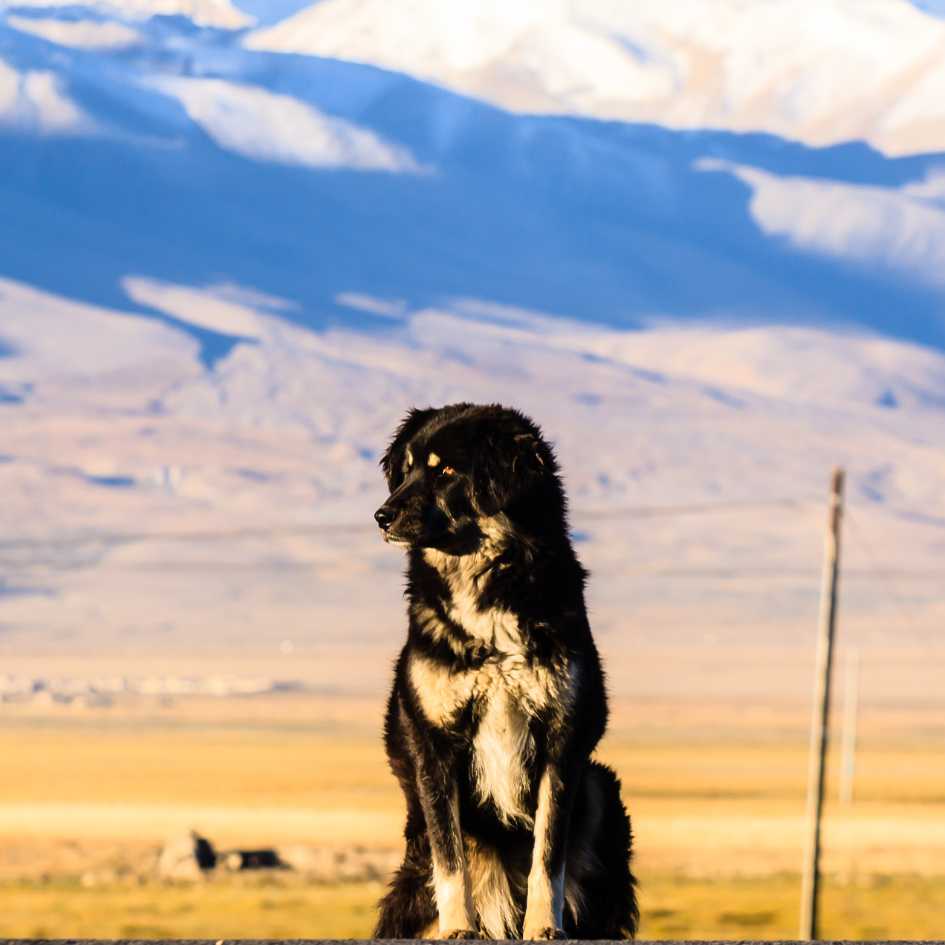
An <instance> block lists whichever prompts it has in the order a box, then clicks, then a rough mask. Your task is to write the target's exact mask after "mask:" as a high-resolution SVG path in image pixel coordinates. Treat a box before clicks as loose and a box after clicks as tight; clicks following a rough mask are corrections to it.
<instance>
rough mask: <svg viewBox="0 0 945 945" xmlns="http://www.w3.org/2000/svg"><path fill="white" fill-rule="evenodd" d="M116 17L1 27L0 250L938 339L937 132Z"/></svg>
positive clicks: (633, 323)
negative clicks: (606, 89)
mask: <svg viewBox="0 0 945 945" xmlns="http://www.w3.org/2000/svg"><path fill="white" fill-rule="evenodd" d="M331 8H332V4H331V3H325V4H319V5H318V6H317V7H315V8H314V11H312V12H317V11H320V10H322V9H327V10H330V9H331ZM18 15H22V14H18ZM134 28H135V29H136V30H137V31H138V33H139V34H140V35H141V36H142V37H143V38H144V39H143V41H142V42H141V43H138V44H137V45H131V46H127V47H120V48H113V49H105V50H102V49H94V50H91V49H85V48H72V47H69V46H63V45H62V44H60V43H55V42H50V41H48V40H47V39H44V38H43V37H41V36H37V35H35V33H33V32H30V31H23V30H21V29H18V28H7V29H6V31H5V34H4V35H5V40H4V45H3V49H2V50H0V116H2V118H3V121H2V124H0V149H2V153H3V156H4V166H5V173H4V175H3V177H2V179H0V195H2V199H3V203H4V207H5V209H6V213H5V214H4V215H3V217H2V218H0V239H3V241H4V245H5V252H4V253H3V255H2V257H0V274H4V275H6V276H8V277H10V278H14V279H18V280H21V281H25V282H28V283H32V284H35V285H38V286H42V287H45V288H47V289H49V290H51V291H54V292H57V293H61V294H65V295H69V296H74V297H76V298H81V299H84V300H86V301H89V302H94V303H96V304H101V305H106V306H112V307H127V306H129V305H131V306H132V307H134V306H135V304H137V305H138V306H139V308H140V310H141V311H149V309H148V307H147V306H146V305H142V304H141V303H140V302H137V300H134V299H132V298H130V297H129V296H128V294H127V293H126V292H125V291H124V290H123V288H122V286H123V285H124V284H125V282H124V280H125V279H126V278H127V277H143V278H153V279H158V280H161V281H164V282H170V283H173V284H176V285H194V286H201V285H205V284H207V283H209V282H212V283H219V282H226V281H228V280H229V281H237V282H239V283H240V284H242V285H244V286H247V287H250V288H252V289H253V290H255V291H257V292H262V293H263V294H266V295H269V296H273V297H279V298H286V299H289V300H290V301H291V303H292V306H293V308H292V311H291V312H289V313H288V314H287V315H286V317H289V318H293V319H295V320H296V321H299V322H300V323H302V324H305V325H308V326H310V327H318V326H323V325H325V324H330V323H336V322H339V321H340V322H343V323H346V324H351V323H356V324H361V325H365V326H367V325H375V326H379V325H382V324H383V319H381V318H378V317H376V314H375V313H371V312H365V311H360V312H354V311H352V310H351V309H350V308H348V307H344V306H341V305H339V303H338V299H339V297H341V296H342V295H344V294H346V293H362V294H368V295H371V296H374V297H382V298H394V299H402V300H405V302H406V303H407V304H408V305H410V306H412V307H422V306H426V305H431V304H438V303H440V302H442V301H443V300H445V299H450V298H453V297H457V296H460V297H473V298H479V299H487V300H491V301H495V302H499V303H502V304H507V305H515V306H520V307H527V308H534V309H538V310H541V311H545V312H551V313H555V314H559V315H565V316H569V317H575V318H582V319H588V320H591V321H594V322H599V323H606V324H612V325H622V326H625V327H640V326H642V325H645V324H648V323H649V322H651V321H652V320H653V319H657V318H681V319H694V318H695V319H706V318H708V319H717V318H720V317H721V318H725V319H728V320H732V319H739V320H742V321H748V322H778V323H792V324H821V325H827V324H834V325H860V326H863V327H867V328H869V329H871V330H877V331H881V332H884V333H887V334H891V335H894V336H897V337H901V338H906V339H910V340H916V341H920V342H923V343H926V344H933V345H942V344H945V321H943V316H942V313H943V299H945V285H943V282H942V278H941V272H942V251H941V246H942V245H943V237H945V209H943V204H942V201H943V197H942V193H943V191H942V187H941V182H940V178H939V177H937V176H936V175H937V174H938V173H939V172H938V168H939V166H940V164H941V163H942V161H941V159H940V158H939V157H938V156H935V155H931V156H916V157H908V158H900V159H894V158H887V157H884V156H883V155H881V154H879V153H878V152H876V151H874V150H872V149H870V148H869V147H867V146H865V145H862V144H851V145H842V146H837V147H835V148H828V149H813V148H809V147H806V146H804V145H801V144H796V143H792V142H790V141H786V140H782V139H777V138H772V137H769V136H763V135H737V134H732V133H728V132H714V131H711V132H710V131H700V132H682V131H673V130H669V129H665V128H661V127H658V126H655V125H646V124H621V123H615V122H601V121H598V120H594V119H589V118H574V117H563V116H527V115H517V114H512V113H509V112H506V111H502V110H499V109H496V108H494V107H492V106H489V105H486V104H483V103H481V102H477V101H474V100H471V99H468V98H464V97H462V96H459V95H456V94H454V93H451V92H448V91H445V90H442V89H439V88H436V87H434V86H431V85H427V84H425V83H422V82H419V81H416V80H413V79H410V78H408V77H406V76H403V75H399V74H396V73H391V72H384V71H382V70H379V69H376V68H374V67H371V66H364V65H357V64H354V63H346V62H338V61H333V60H324V59H317V58H313V57H308V56H302V57H300V56H291V55H282V54H273V53H260V52H252V51H245V50H242V49H240V48H239V46H238V42H237V41H238V38H239V34H234V33H232V32H221V31H219V30H215V29H206V28H204V29H198V28H196V27H194V26H192V25H188V23H187V21H183V20H180V19H177V20H174V19H168V18H154V19H152V20H145V21H136V22H135V24H134ZM820 208H826V209H825V210H821V209H820ZM49 259H55V260H56V265H55V266H49V265H48V260H49ZM151 314H153V315H156V316H157V315H160V316H161V317H163V315H162V313H157V312H151ZM224 350H225V348H224Z"/></svg>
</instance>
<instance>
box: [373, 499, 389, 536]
mask: <svg viewBox="0 0 945 945" xmlns="http://www.w3.org/2000/svg"><path fill="white" fill-rule="evenodd" d="M374 521H375V522H377V524H378V525H380V526H381V528H383V529H384V531H385V532H386V531H387V529H388V528H390V525H391V522H393V521H394V513H393V512H392V511H391V510H390V508H388V506H386V505H382V506H381V507H380V508H379V509H378V510H377V511H376V512H375V513H374Z"/></svg>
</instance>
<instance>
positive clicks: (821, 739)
mask: <svg viewBox="0 0 945 945" xmlns="http://www.w3.org/2000/svg"><path fill="white" fill-rule="evenodd" d="M843 480H844V474H843V470H842V469H839V468H838V469H834V471H833V476H832V479H831V485H830V508H829V513H828V516H827V532H826V535H825V538H824V570H823V579H822V584H821V592H820V626H819V629H818V632H817V657H816V676H815V678H814V710H813V716H812V718H811V728H810V754H809V757H808V769H807V838H806V845H805V849H804V871H803V874H802V876H801V924H800V935H799V936H798V937H799V938H801V939H807V940H814V939H816V938H817V935H818V933H819V930H820V821H821V815H822V812H823V806H824V762H825V761H826V758H827V737H828V729H827V723H828V719H829V716H830V670H831V667H832V664H833V639H834V630H835V627H836V622H837V582H838V579H839V576H840V522H841V518H842V516H843Z"/></svg>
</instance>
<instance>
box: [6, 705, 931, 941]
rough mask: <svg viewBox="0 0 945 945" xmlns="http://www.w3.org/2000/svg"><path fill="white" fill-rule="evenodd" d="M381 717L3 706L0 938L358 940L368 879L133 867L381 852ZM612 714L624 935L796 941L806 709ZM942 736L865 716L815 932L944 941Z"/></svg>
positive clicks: (828, 841) (389, 807)
mask: <svg viewBox="0 0 945 945" xmlns="http://www.w3.org/2000/svg"><path fill="white" fill-rule="evenodd" d="M380 712H381V701H380V699H377V698H372V697H368V696H365V697H361V698H354V697H351V698H344V697H340V696H338V697H332V698H329V697H318V698H316V697H313V696H284V697H281V698H268V697H267V698H257V699H245V700H200V699H190V700H185V701H181V702H178V703H176V704H174V705H160V704H158V703H157V702H148V701H146V700H140V701H137V702H129V703H128V704H125V705H122V706H116V707H113V708H111V709H104V710H95V711H85V712H71V711H69V710H65V709H52V708H47V709H44V710H42V711H39V710H30V709H25V708H19V707H14V706H4V707H2V713H3V714H2V715H0V899H2V901H3V909H2V910H0V936H6V937H14V936H43V937H59V936H139V937H186V936H206V937H216V938H222V937H237V936H239V937H300V936H304V937H363V936H365V935H367V934H369V932H370V929H371V926H372V922H373V905H374V903H375V902H376V900H377V898H378V896H379V894H380V890H381V884H380V883H378V882H373V881H372V882H354V883H329V884H315V883H311V882H305V881H304V880H303V879H302V878H301V877H299V876H297V875H294V874H291V873H285V874H278V875H269V876H263V875H258V876H248V875H231V876H219V877H216V878H214V879H212V880H210V881H208V882H205V883H197V884H181V885H169V884H166V883H163V882H160V881H158V880H157V879H156V878H155V877H154V876H153V875H152V874H151V873H150V872H149V869H150V868H149V867H143V866H142V865H141V864H149V863H151V862H152V859H151V858H153V851H154V850H155V849H156V848H157V846H158V845H159V844H160V843H161V841H162V840H164V839H165V838H167V837H168V836H173V835H176V834H180V833H182V832H184V831H186V830H188V829H190V828H191V827H194V828H197V829H199V830H200V831H202V832H204V833H205V834H206V835H208V836H209V837H210V838H211V839H212V840H213V841H214V842H215V843H217V844H218V845H220V846H223V847H226V846H256V845H279V844H286V843H303V844H310V845H312V846H324V847H334V848H339V849H342V848H345V847H347V846H351V845H360V846H364V847H368V848H376V849H394V848H397V847H398V846H399V835H400V830H401V826H402V801H401V797H400V794H399V791H398V788H397V786H396V784H395V782H394V780H393V778H392V777H391V776H390V775H389V774H388V772H387V770H386V766H385V761H384V757H383V751H382V747H381V744H380V738H379V717H380ZM613 715H614V717H613V723H612V726H611V731H610V734H609V735H608V736H607V738H606V740H605V742H604V744H603V745H602V746H601V751H600V756H601V757H602V758H603V759H604V760H606V761H608V762H610V763H611V764H613V765H614V766H615V767H616V768H617V770H618V772H619V773H620V775H621V778H622V781H623V787H624V795H625V798H626V800H627V803H628V806H629V808H630V810H631V812H632V815H633V820H634V830H635V834H636V844H637V854H636V867H637V873H638V875H639V877H640V881H641V903H642V909H643V926H642V929H641V935H642V936H644V937H650V938H660V937H667V938H683V937H706V938H708V937H740V938H748V937H751V938H778V937H782V938H783V937H792V936H793V935H795V934H796V922H797V919H796V916H797V903H798V886H799V880H798V875H797V869H798V866H799V863H800V858H801V845H802V824H803V810H804V800H803V792H804V780H805V771H806V730H805V729H806V712H805V711H804V709H803V708H802V707H798V706H791V705H781V706H778V705H773V706H772V705H768V706H765V705H762V704H760V703H759V704H758V705H756V706H754V708H751V707H748V708H746V707H745V706H738V705H734V704H726V703H725V702H724V701H720V700H715V701H702V702H697V701H691V702H686V701H681V700H676V701H674V702H672V703H668V702H659V701H653V700H650V701H634V700H632V699H629V698H624V699H618V700H616V701H615V704H614V713H613ZM943 736H945V726H943V723H942V715H941V711H940V710H939V709H938V708H937V707H929V708H927V709H923V708H922V707H921V706H919V707H914V708H912V709H910V710H908V711H903V710H893V709H889V708H883V707H882V706H879V707H876V706H873V707H867V708H865V709H864V712H863V716H862V725H861V738H860V751H859V754H858V768H857V780H856V796H855V799H854V802H853V803H852V804H849V805H842V804H839V803H838V802H836V801H835V800H833V799H831V801H830V803H829V805H828V809H827V821H826V830H825V837H824V841H825V869H826V873H827V883H826V892H825V927H824V929H823V934H824V935H825V936H826V937H834V938H883V937H901V938H923V937H926V938H927V937H934V936H936V935H937V936H939V937H941V935H942V934H943V933H945V906H943V903H945V752H943V751H942V745H943ZM831 760H832V767H831V775H832V777H831V785H830V794H831V798H833V795H834V793H835V790H834V785H835V777H833V775H835V763H836V758H832V759H831ZM129 863H132V864H135V867H134V868H133V869H123V868H119V869H117V870H113V871H112V873H110V874H109V876H110V877H111V878H109V879H107V880H105V881H98V880H97V881H93V882H90V881H87V880H88V877H89V875H90V870H91V871H92V872H93V873H94V870H95V869H97V868H98V867H100V866H102V865H108V864H111V865H112V866H119V867H122V866H123V865H124V866H127V864H129Z"/></svg>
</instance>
